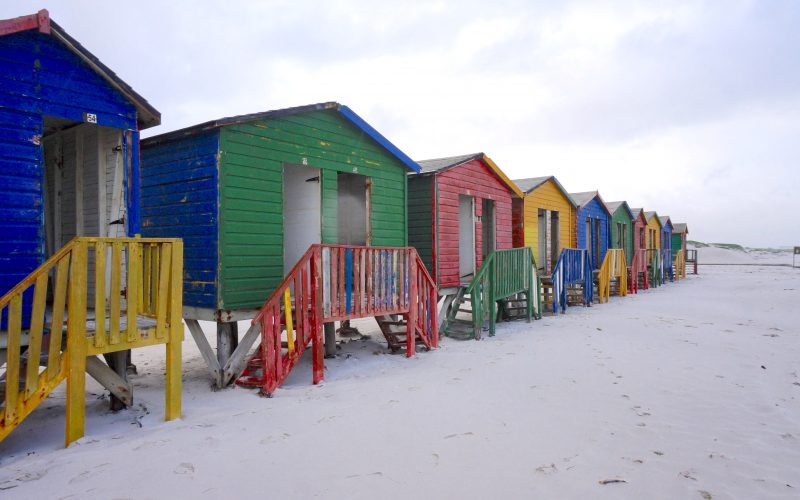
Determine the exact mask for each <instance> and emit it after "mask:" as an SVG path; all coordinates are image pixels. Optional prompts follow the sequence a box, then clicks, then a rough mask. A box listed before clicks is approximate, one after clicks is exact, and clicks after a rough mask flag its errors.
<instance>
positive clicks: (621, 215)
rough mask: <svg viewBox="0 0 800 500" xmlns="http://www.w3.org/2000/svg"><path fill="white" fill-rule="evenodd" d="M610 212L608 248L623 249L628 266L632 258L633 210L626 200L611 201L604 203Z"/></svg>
mask: <svg viewBox="0 0 800 500" xmlns="http://www.w3.org/2000/svg"><path fill="white" fill-rule="evenodd" d="M606 206H607V207H608V210H609V211H610V212H611V230H610V232H609V235H610V239H609V242H608V245H609V248H621V249H622V250H624V251H625V261H626V262H627V264H628V267H630V265H631V260H632V259H633V248H634V247H633V240H634V238H633V232H634V231H633V221H634V217H633V211H632V210H631V207H630V206H629V205H628V202H627V201H612V202H608V203H606Z"/></svg>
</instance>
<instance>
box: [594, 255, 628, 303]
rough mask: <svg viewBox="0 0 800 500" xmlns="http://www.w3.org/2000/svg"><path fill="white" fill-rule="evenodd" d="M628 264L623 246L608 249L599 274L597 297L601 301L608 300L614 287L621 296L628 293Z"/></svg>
mask: <svg viewBox="0 0 800 500" xmlns="http://www.w3.org/2000/svg"><path fill="white" fill-rule="evenodd" d="M626 264H627V260H626V258H625V251H624V250H622V249H621V248H609V249H608V251H607V252H606V255H605V257H604V258H603V263H602V265H601V266H600V273H599V275H598V286H597V297H598V300H599V301H600V303H603V302H607V301H608V298H609V296H610V295H611V293H612V288H613V289H614V291H616V293H617V294H619V295H620V296H621V297H624V296H626V295H627V294H628V267H627V265H626ZM613 285H616V286H613Z"/></svg>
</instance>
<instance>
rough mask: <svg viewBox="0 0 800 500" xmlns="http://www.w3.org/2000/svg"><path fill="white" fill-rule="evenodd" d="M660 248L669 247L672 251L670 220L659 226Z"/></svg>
mask: <svg viewBox="0 0 800 500" xmlns="http://www.w3.org/2000/svg"><path fill="white" fill-rule="evenodd" d="M661 248H664V249H669V250H670V252H672V222H670V221H669V220H667V223H666V224H664V225H663V227H662V228H661Z"/></svg>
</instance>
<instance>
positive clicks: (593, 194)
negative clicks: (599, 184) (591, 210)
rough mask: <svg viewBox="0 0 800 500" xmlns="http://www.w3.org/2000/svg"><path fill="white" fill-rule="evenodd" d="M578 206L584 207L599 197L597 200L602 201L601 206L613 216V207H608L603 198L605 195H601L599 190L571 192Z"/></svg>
mask: <svg viewBox="0 0 800 500" xmlns="http://www.w3.org/2000/svg"><path fill="white" fill-rule="evenodd" d="M569 195H570V196H571V197H572V199H573V200H575V203H576V204H577V205H578V207H582V206H584V205H586V204H588V203H589V202H590V201H592V200H593V199H594V198H597V201H599V202H600V206H601V207H603V209H604V210H605V211H606V213H607V214H608V216H609V217H611V209H610V208H608V205H606V202H605V201H604V200H603V197H602V196H600V192H599V191H583V192H581V193H570V194H569Z"/></svg>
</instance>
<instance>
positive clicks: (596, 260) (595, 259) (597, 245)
mask: <svg viewBox="0 0 800 500" xmlns="http://www.w3.org/2000/svg"><path fill="white" fill-rule="evenodd" d="M593 240H594V241H593V244H594V245H593V246H594V250H593V252H594V255H593V260H592V261H593V262H594V267H595V269H599V268H600V265H601V264H602V262H600V253H601V249H602V246H601V244H602V242H601V240H600V219H597V220H595V221H594V236H593Z"/></svg>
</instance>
